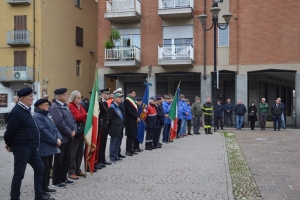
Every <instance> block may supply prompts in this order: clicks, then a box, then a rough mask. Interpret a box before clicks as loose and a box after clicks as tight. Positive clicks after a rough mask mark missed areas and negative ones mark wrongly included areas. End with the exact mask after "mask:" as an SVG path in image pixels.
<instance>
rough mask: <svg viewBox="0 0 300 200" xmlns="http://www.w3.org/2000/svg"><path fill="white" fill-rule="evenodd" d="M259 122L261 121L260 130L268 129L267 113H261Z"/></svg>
mask: <svg viewBox="0 0 300 200" xmlns="http://www.w3.org/2000/svg"><path fill="white" fill-rule="evenodd" d="M259 120H260V128H262V129H264V128H266V121H267V113H260V114H259Z"/></svg>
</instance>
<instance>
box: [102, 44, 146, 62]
mask: <svg viewBox="0 0 300 200" xmlns="http://www.w3.org/2000/svg"><path fill="white" fill-rule="evenodd" d="M140 63H141V50H140V48H138V47H136V46H130V47H125V46H124V47H123V46H118V47H115V48H113V49H105V63H104V65H105V66H107V67H117V66H120V67H121V66H133V67H134V66H136V67H139V66H140Z"/></svg>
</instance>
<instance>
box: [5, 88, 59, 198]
mask: <svg viewBox="0 0 300 200" xmlns="http://www.w3.org/2000/svg"><path fill="white" fill-rule="evenodd" d="M17 95H18V97H19V102H18V103H17V105H16V106H15V107H14V108H13V109H12V111H11V112H10V114H9V116H8V121H7V127H6V131H5V133H4V140H5V144H6V145H7V146H6V149H7V151H8V152H13V155H14V176H13V179H12V183H11V191H10V196H11V200H19V199H20V189H21V183H22V180H23V178H24V174H25V170H26V166H27V163H29V164H30V165H31V167H32V168H33V170H34V191H35V200H45V199H48V198H49V196H46V195H45V193H44V192H43V189H42V181H43V171H44V170H43V169H44V165H43V162H42V160H41V157H40V154H39V152H38V149H39V147H40V132H39V130H38V128H37V126H36V123H35V121H34V119H33V117H32V115H31V113H30V106H31V105H32V102H33V94H32V89H31V88H23V89H21V90H20V91H18V93H17ZM50 200H53V199H52V198H50Z"/></svg>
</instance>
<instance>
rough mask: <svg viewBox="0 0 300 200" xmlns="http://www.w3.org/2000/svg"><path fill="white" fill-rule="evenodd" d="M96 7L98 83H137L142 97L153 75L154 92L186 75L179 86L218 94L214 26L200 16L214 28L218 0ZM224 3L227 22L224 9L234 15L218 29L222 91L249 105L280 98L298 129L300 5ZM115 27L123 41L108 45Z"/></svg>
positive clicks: (124, 1)
mask: <svg viewBox="0 0 300 200" xmlns="http://www.w3.org/2000/svg"><path fill="white" fill-rule="evenodd" d="M98 6H99V7H98V62H99V78H100V87H111V88H112V89H114V88H116V87H117V88H118V87H123V88H124V89H125V92H126V91H127V90H128V89H129V88H134V89H136V91H137V93H138V96H142V95H143V92H144V86H143V82H144V81H145V78H146V77H147V75H148V74H150V75H151V77H150V82H151V83H152V87H151V89H150V93H151V94H150V95H154V94H166V93H171V94H174V92H175V89H176V87H177V85H178V83H179V81H181V92H182V93H183V94H185V95H186V96H187V97H188V98H190V99H192V101H193V99H194V96H196V95H199V96H201V98H202V101H204V100H205V98H206V97H211V96H212V94H213V93H212V89H213V87H212V83H213V77H214V76H213V31H207V32H206V34H205V33H204V31H203V29H202V27H201V26H202V25H201V23H200V22H199V20H198V18H197V16H198V15H200V14H203V13H206V14H207V16H208V20H207V27H210V25H211V14H210V9H211V7H212V1H210V0H110V1H99V3H98ZM218 6H219V7H220V8H221V9H222V10H221V13H220V14H219V24H220V25H221V26H223V27H225V25H226V24H225V21H224V19H223V18H222V17H221V16H222V14H224V13H228V12H230V13H231V14H232V15H233V17H232V19H231V21H230V25H229V28H228V29H227V30H225V31H221V30H218V35H217V39H218V47H217V63H218V64H217V67H218V72H219V90H218V98H219V99H221V100H222V101H225V100H226V99H227V98H230V99H232V101H233V103H235V102H236V101H237V100H238V99H241V100H242V101H243V103H244V104H245V105H246V106H247V105H249V104H250V102H252V101H254V102H256V104H258V103H259V101H260V99H261V98H262V97H265V98H266V99H267V102H268V103H269V104H272V103H274V102H275V99H276V98H277V97H281V98H282V100H283V102H285V104H286V105H287V108H286V113H285V114H286V120H287V123H288V124H292V123H294V122H296V127H297V128H300V116H299V114H298V115H297V113H300V50H299V46H300V37H299V33H300V26H299V23H300V16H298V15H295V13H296V12H297V10H298V9H299V8H300V4H299V3H297V2H296V1H284V0H279V1H261V0H254V1H239V0H224V1H223V2H222V3H219V4H218ZM111 29H117V30H119V32H120V34H121V40H120V41H119V42H117V43H116V46H115V48H113V49H105V48H104V43H105V41H106V39H107V37H108V36H109V34H110V30H111ZM150 66H151V67H150ZM294 93H295V104H293V94H294ZM293 113H294V114H296V116H293ZM246 118H247V117H246ZM246 118H245V122H246V121H247V119H246Z"/></svg>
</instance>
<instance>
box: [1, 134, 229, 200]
mask: <svg viewBox="0 0 300 200" xmlns="http://www.w3.org/2000/svg"><path fill="white" fill-rule="evenodd" d="M125 139H126V137H125V138H124V139H123V146H122V152H123V153H124V150H125V142H124V141H125ZM4 145H5V144H4V141H3V140H0V153H1V161H0V167H1V171H0V177H1V182H0V195H1V198H0V199H9V192H10V184H11V178H12V175H13V155H12V154H10V153H8V152H6V150H5V148H4ZM108 146H109V145H108ZM107 150H108V149H107ZM21 192H22V194H21V197H22V198H21V199H25V200H27V199H28V200H32V199H33V198H34V192H33V170H32V168H31V167H30V166H28V167H27V170H26V174H25V178H24V180H23V183H22V191H21ZM51 196H52V197H54V198H56V199H57V200H71V199H72V200H96V199H103V200H123V199H124V200H126V199H128V200H148V199H149V200H150V199H151V200H162V199H166V200H167V199H180V200H185V199H199V200H206V199H211V200H219V199H220V200H221V199H226V200H228V199H230V200H232V199H233V196H232V185H231V179H230V175H229V170H228V164H227V155H226V151H225V146H224V138H223V136H222V135H221V134H219V133H216V134H213V135H200V136H196V135H194V136H188V137H185V138H182V139H176V140H175V141H174V142H173V143H170V144H163V148H162V149H156V150H153V151H151V152H150V151H143V152H142V153H139V154H138V155H135V156H133V157H128V156H127V157H126V158H125V159H124V160H123V161H120V162H118V163H117V164H113V165H111V166H108V167H106V168H104V169H101V170H99V171H98V172H96V173H95V174H94V175H93V176H91V175H88V176H87V178H80V179H79V180H78V181H76V183H75V184H74V185H68V187H67V188H65V189H60V190H58V191H57V193H56V194H55V195H51Z"/></svg>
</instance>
